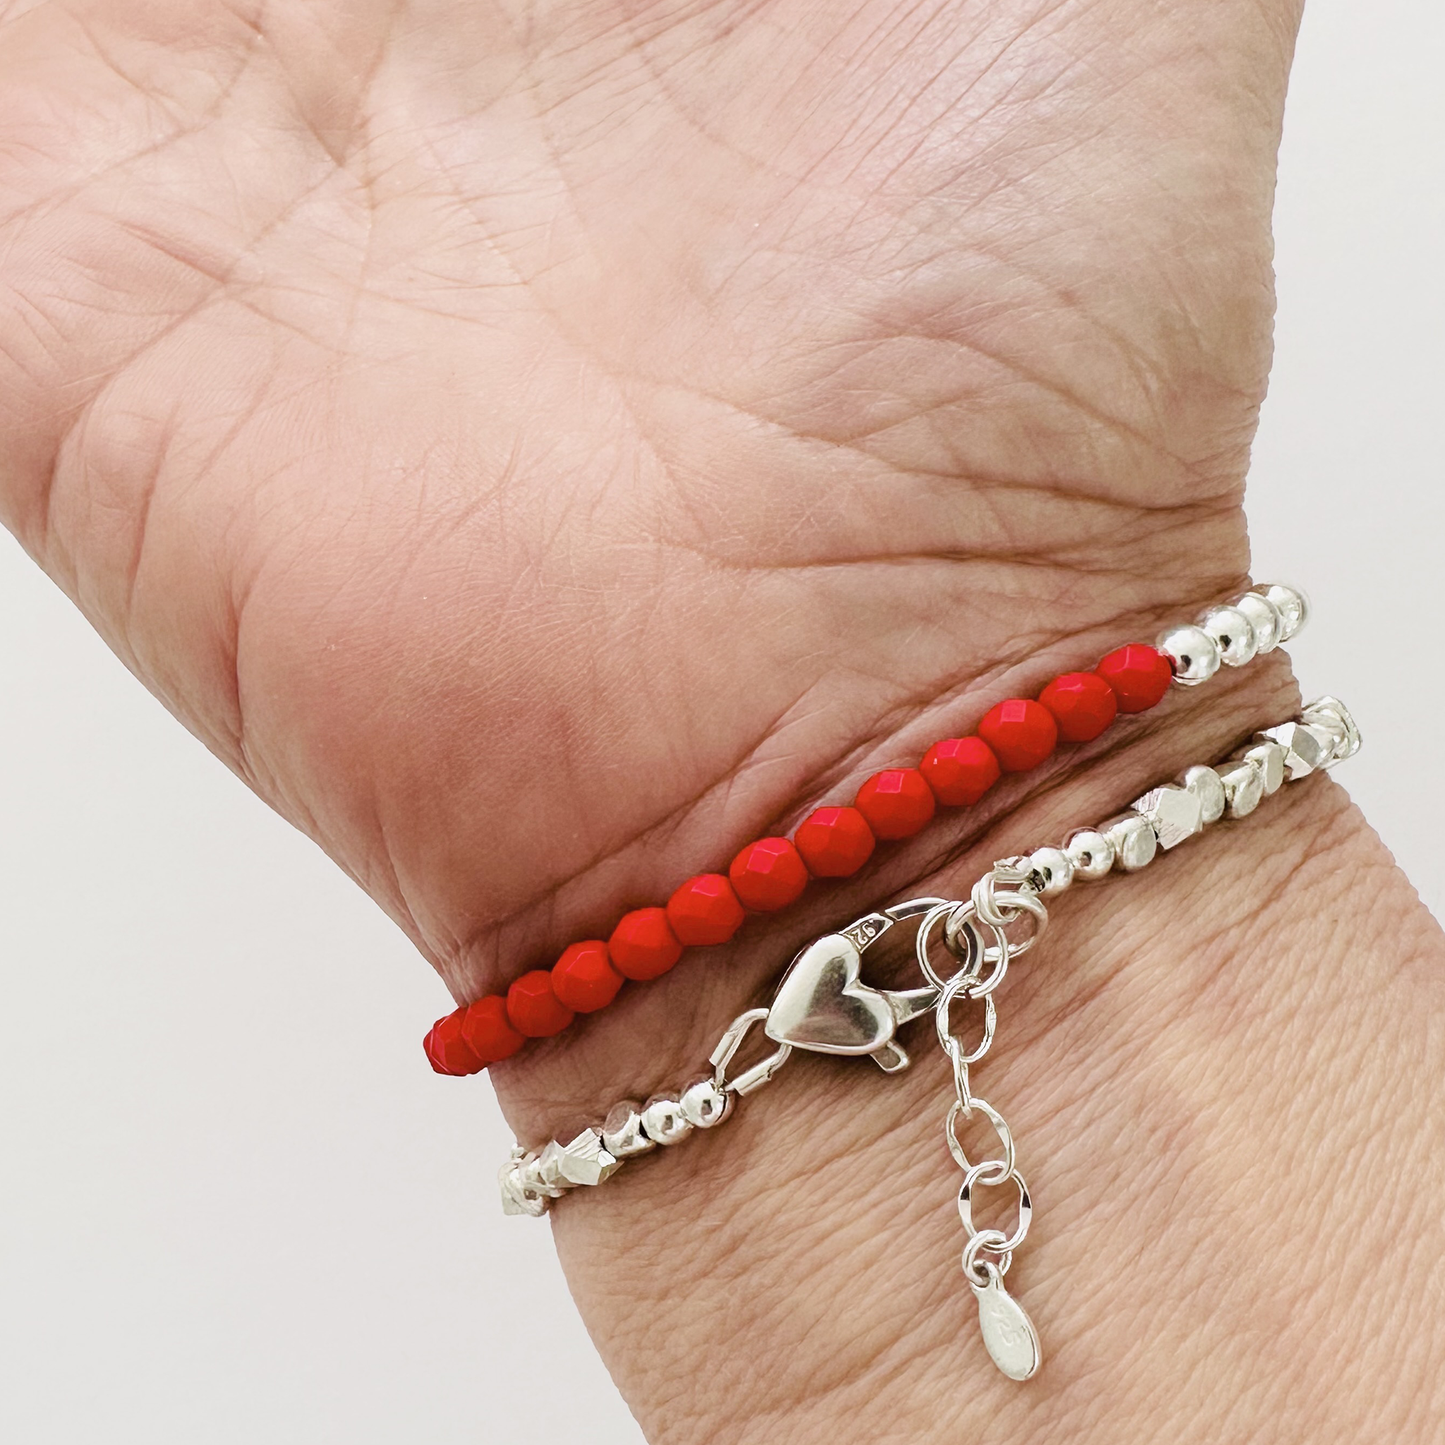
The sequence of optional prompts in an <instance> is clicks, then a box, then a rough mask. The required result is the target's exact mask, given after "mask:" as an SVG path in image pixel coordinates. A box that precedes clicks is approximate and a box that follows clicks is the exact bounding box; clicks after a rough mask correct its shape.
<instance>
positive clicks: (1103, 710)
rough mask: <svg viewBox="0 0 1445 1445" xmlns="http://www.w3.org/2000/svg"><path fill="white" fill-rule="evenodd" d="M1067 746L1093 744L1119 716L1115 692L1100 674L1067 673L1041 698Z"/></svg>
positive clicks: (1041, 695)
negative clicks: (1069, 744)
mask: <svg viewBox="0 0 1445 1445" xmlns="http://www.w3.org/2000/svg"><path fill="white" fill-rule="evenodd" d="M1039 701H1040V702H1041V703H1043V705H1044V706H1045V707H1046V708H1048V710H1049V711H1050V712H1051V713H1052V714H1053V715H1054V721H1055V722H1056V723H1057V724H1058V725H1059V736H1060V737H1061V738H1062V739H1063V740H1064V741H1065V742H1066V743H1091V742H1093V741H1094V739H1095V738H1096V737H1098V736H1099V734H1100V733H1101V732H1103V731H1104V729H1105V728H1106V727H1108V726H1109V724H1110V723H1111V722H1113V721H1114V719H1115V717H1116V716H1117V715H1118V712H1119V699H1118V698H1117V697H1115V696H1114V689H1113V688H1112V687H1110V686H1109V684H1108V683H1107V682H1105V681H1104V679H1103V678H1102V677H1100V676H1099V674H1098V673H1097V672H1066V673H1065V674H1064V675H1063V676H1062V677H1056V678H1055V679H1054V680H1053V681H1052V682H1051V683H1050V684H1049V685H1048V686H1047V687H1046V688H1045V689H1044V690H1043V691H1042V692H1041V693H1040V694H1039Z"/></svg>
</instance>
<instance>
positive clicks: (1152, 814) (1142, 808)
mask: <svg viewBox="0 0 1445 1445" xmlns="http://www.w3.org/2000/svg"><path fill="white" fill-rule="evenodd" d="M1129 806H1130V807H1131V808H1133V810H1134V811H1135V812H1136V813H1138V814H1139V816H1140V817H1141V818H1144V819H1146V820H1147V821H1148V823H1149V825H1150V827H1152V828H1153V829H1154V834H1155V836H1156V837H1157V838H1158V839H1159V846H1160V847H1161V848H1163V849H1164V850H1165V851H1166V852H1167V851H1168V850H1169V849H1170V848H1177V847H1178V846H1179V845H1180V844H1181V843H1182V842H1183V841H1184V840H1185V839H1186V838H1192V837H1193V836H1194V835H1195V834H1196V833H1198V832H1200V831H1201V830H1202V829H1203V827H1204V804H1203V803H1201V802H1200V801H1199V799H1198V797H1196V796H1195V794H1193V793H1191V792H1190V791H1189V789H1188V788H1177V787H1175V786H1174V785H1173V784H1172V783H1166V784H1165V785H1164V786H1163V787H1162V788H1151V789H1150V790H1149V791H1148V792H1147V793H1145V794H1144V796H1143V797H1142V798H1136V799H1135V800H1134V801H1133V802H1132V803H1130V804H1129Z"/></svg>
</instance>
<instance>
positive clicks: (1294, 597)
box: [1259, 582, 1310, 642]
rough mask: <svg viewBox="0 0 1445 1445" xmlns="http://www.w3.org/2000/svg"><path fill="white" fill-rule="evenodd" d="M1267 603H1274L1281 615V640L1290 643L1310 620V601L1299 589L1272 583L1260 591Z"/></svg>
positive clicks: (1275, 608)
mask: <svg viewBox="0 0 1445 1445" xmlns="http://www.w3.org/2000/svg"><path fill="white" fill-rule="evenodd" d="M1259 591H1260V593H1261V595H1262V596H1263V597H1264V600H1265V601H1266V602H1272V603H1274V610H1275V611H1276V612H1278V613H1279V622H1280V627H1279V640H1280V641H1281V642H1288V641H1289V640H1290V638H1291V637H1293V636H1294V635H1295V633H1296V632H1298V631H1299V630H1300V628H1301V627H1303V626H1304V625H1305V623H1306V622H1308V621H1309V620H1310V600H1309V598H1308V597H1306V596H1305V594H1304V593H1303V592H1301V591H1300V590H1299V588H1298V587H1286V586H1285V585H1284V584H1283V583H1282V582H1272V583H1271V584H1270V585H1269V586H1267V587H1261V588H1260V589H1259Z"/></svg>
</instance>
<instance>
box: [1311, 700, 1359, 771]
mask: <svg viewBox="0 0 1445 1445" xmlns="http://www.w3.org/2000/svg"><path fill="white" fill-rule="evenodd" d="M1303 716H1304V720H1305V721H1306V722H1307V723H1313V722H1324V721H1326V720H1329V721H1332V722H1335V723H1338V724H1339V727H1340V729H1341V730H1342V731H1343V733H1344V738H1343V741H1342V742H1340V743H1339V744H1338V745H1337V746H1336V747H1335V751H1334V756H1333V758H1332V759H1331V760H1330V761H1329V762H1328V763H1326V764H1325V767H1327V768H1332V767H1334V765H1335V764H1336V763H1342V762H1344V760H1345V759H1346V758H1352V757H1354V755H1355V754H1356V753H1357V752H1359V750H1360V728H1359V724H1358V723H1357V722H1356V721H1355V718H1354V714H1353V713H1351V711H1350V710H1349V708H1347V707H1346V706H1345V705H1344V703H1342V702H1341V701H1340V700H1339V698H1337V697H1318V698H1316V699H1315V700H1314V701H1313V702H1312V703H1308V704H1306V706H1305V710H1304V713H1303Z"/></svg>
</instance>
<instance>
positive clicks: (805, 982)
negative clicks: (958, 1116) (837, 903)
mask: <svg viewBox="0 0 1445 1445" xmlns="http://www.w3.org/2000/svg"><path fill="white" fill-rule="evenodd" d="M942 902H943V900H942V899H940V898H913V899H910V900H909V901H908V902H907V903H900V904H898V905H897V906H896V907H894V908H887V909H884V910H883V911H882V912H881V913H869V914H866V915H865V916H864V917H862V918H860V919H858V920H857V921H856V922H854V923H850V924H849V925H848V927H847V928H844V929H842V930H841V931H840V932H838V933H830V934H827V935H826V936H825V937H823V938H819V939H817V940H816V941H815V942H813V943H810V944H809V945H808V946H807V948H805V949H804V950H803V951H802V952H801V953H800V954H799V955H798V956H797V957H796V958H795V959H794V960H793V962H792V966H791V967H790V968H789V969H788V971H787V973H786V974H785V975H784V976H783V981H782V983H781V984H780V985H779V986H778V992H777V995H776V996H775V997H774V999H773V1005H772V1007H771V1008H770V1009H769V1010H768V1017H767V1021H766V1023H765V1024H764V1025H763V1031H764V1033H766V1034H767V1036H768V1037H769V1038H770V1039H773V1040H774V1041H775V1042H777V1043H780V1044H788V1045H791V1046H792V1047H793V1048H797V1049H808V1050H811V1051H812V1052H813V1053H817V1054H843V1055H849V1056H858V1055H862V1054H868V1055H870V1056H871V1057H872V1058H873V1059H874V1060H875V1062H876V1063H877V1064H878V1067H879V1068H881V1069H883V1070H884V1071H885V1072H887V1073H890V1074H891V1073H895V1072H896V1071H897V1070H899V1069H906V1068H907V1067H908V1062H909V1060H908V1055H907V1054H906V1053H904V1051H903V1049H902V1048H901V1047H900V1046H899V1045H898V1043H897V1041H896V1039H895V1038H894V1035H895V1033H896V1032H897V1030H898V1026H899V1025H900V1024H905V1023H907V1022H908V1021H909V1019H912V1018H916V1017H917V1016H918V1015H919V1014H921V1013H925V1012H927V1011H928V1010H929V1009H931V1008H933V1007H934V1006H935V1005H936V1004H937V1002H938V990H937V989H936V988H934V987H932V986H929V987H927V988H915V989H905V990H901V991H894V990H887V989H877V988H872V987H870V986H869V985H868V984H866V983H864V982H863V979H862V968H863V954H864V952H866V950H867V949H869V948H870V947H871V946H872V945H873V944H874V943H876V942H877V941H878V940H879V939H880V938H881V937H882V936H883V935H884V934H885V933H886V932H887V931H888V930H889V929H890V928H892V927H893V925H894V924H895V923H900V922H902V921H903V920H904V919H907V918H916V917H918V916H920V915H922V914H925V913H927V912H929V911H930V910H931V909H933V908H936V907H938V906H939V904H941V903H942Z"/></svg>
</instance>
